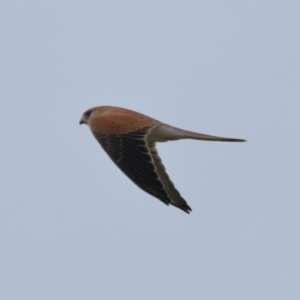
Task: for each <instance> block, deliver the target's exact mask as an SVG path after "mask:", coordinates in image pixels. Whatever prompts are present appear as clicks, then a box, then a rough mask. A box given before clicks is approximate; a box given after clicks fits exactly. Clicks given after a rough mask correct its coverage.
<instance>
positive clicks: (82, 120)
mask: <svg viewBox="0 0 300 300" xmlns="http://www.w3.org/2000/svg"><path fill="white" fill-rule="evenodd" d="M81 124H87V121H86V119H85V117H84V116H82V117H81V119H80V121H79V125H81Z"/></svg>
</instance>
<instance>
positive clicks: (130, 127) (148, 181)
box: [79, 106, 245, 213]
mask: <svg viewBox="0 0 300 300" xmlns="http://www.w3.org/2000/svg"><path fill="white" fill-rule="evenodd" d="M79 124H80V125H81V124H86V125H88V126H89V128H90V130H91V132H92V134H93V135H94V137H95V138H96V140H97V141H98V142H99V144H100V145H101V147H102V148H103V149H104V151H105V152H106V153H107V154H108V156H109V157H110V158H111V159H112V161H113V162H114V163H115V164H116V165H117V166H118V167H119V168H120V170H121V171H123V173H125V175H127V176H128V177H129V178H130V179H131V180H132V181H133V182H134V183H135V184H136V185H137V186H138V187H139V188H141V189H142V190H143V191H145V192H147V193H148V194H150V195H152V196H154V197H155V198H157V199H159V200H160V201H162V202H163V203H165V204H166V205H173V206H175V207H177V208H179V209H181V210H183V211H184V212H186V213H190V212H191V211H192V208H191V207H190V206H189V205H188V203H187V202H186V200H185V199H184V198H183V197H182V196H181V195H180V193H179V191H178V190H177V189H176V188H175V186H174V184H173V182H172V181H171V179H170V178H169V176H168V174H167V172H166V169H165V167H164V165H163V164H162V160H161V158H160V157H159V155H158V152H157V149H156V147H155V146H156V142H167V141H175V140H180V139H193V140H204V141H219V142H245V140H244V139H235V138H226V137H219V136H213V135H206V134H202V133H197V132H192V131H188V130H183V129H180V128H177V127H173V126H171V125H168V124H165V123H163V122H160V121H158V120H156V119H153V118H151V117H148V116H146V115H144V114H141V113H138V112H136V111H132V110H129V109H126V108H121V107H116V106H98V107H93V108H90V109H88V110H87V111H85V112H84V113H83V114H82V116H81V119H80V121H79Z"/></svg>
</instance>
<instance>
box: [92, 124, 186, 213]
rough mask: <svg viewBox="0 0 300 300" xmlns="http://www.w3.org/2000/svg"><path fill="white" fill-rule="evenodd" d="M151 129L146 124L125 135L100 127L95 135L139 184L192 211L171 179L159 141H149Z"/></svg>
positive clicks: (116, 162) (111, 155) (151, 193)
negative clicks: (163, 160)
mask: <svg viewBox="0 0 300 300" xmlns="http://www.w3.org/2000/svg"><path fill="white" fill-rule="evenodd" d="M149 130H150V129H149V128H144V129H141V130H137V131H134V132H130V133H128V134H122V135H111V134H107V133H103V132H99V131H98V132H94V136H95V137H96V139H97V140H98V141H99V143H100V144H101V146H102V148H103V149H104V150H105V152H106V153H107V154H108V155H109V156H110V158H111V159H112V160H113V162H114V163H115V164H116V165H117V166H118V167H119V168H120V169H121V170H122V171H123V172H124V173H125V174H126V175H127V176H128V177H129V178H130V179H131V180H132V181H133V182H134V183H135V184H136V185H137V186H138V187H140V188H141V189H142V190H144V191H145V192H147V193H149V194H150V195H152V196H154V197H156V198H158V199H159V200H161V201H162V202H164V203H165V204H167V205H169V204H172V205H174V206H176V207H178V208H180V209H182V210H183V211H185V212H186V213H189V212H190V211H191V208H190V207H189V206H188V204H187V203H186V201H185V200H184V199H183V198H182V197H181V196H180V194H179V192H178V191H177V190H176V188H175V187H174V185H173V183H172V182H171V180H170V178H169V176H168V174H167V173H166V170H165V168H164V166H163V164H162V162H161V159H160V157H159V156H158V153H157V150H156V148H155V144H152V145H148V144H147V141H146V136H147V134H148V133H149Z"/></svg>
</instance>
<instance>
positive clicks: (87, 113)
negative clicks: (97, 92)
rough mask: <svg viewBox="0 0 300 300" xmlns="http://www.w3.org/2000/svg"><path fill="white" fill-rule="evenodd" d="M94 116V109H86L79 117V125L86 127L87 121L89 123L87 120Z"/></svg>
mask: <svg viewBox="0 0 300 300" xmlns="http://www.w3.org/2000/svg"><path fill="white" fill-rule="evenodd" d="M93 114H95V108H90V109H88V110H87V111H85V112H84V113H83V114H82V116H81V119H80V121H79V124H80V125H81V124H87V125H88V121H89V118H90V117H91V116H92V115H93Z"/></svg>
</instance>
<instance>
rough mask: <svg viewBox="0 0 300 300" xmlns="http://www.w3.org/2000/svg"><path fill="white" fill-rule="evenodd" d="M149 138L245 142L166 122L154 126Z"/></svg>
mask: <svg viewBox="0 0 300 300" xmlns="http://www.w3.org/2000/svg"><path fill="white" fill-rule="evenodd" d="M148 138H149V139H150V140H152V139H153V141H156V142H166V141H172V140H180V139H193V140H203V141H217V142H245V141H246V140H243V139H234V138H226V137H220V136H214V135H207V134H203V133H197V132H193V131H188V130H183V129H180V128H176V127H173V126H170V125H166V124H160V125H158V126H157V127H156V128H154V129H153V130H152V132H151V134H150V136H149V137H148Z"/></svg>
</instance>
